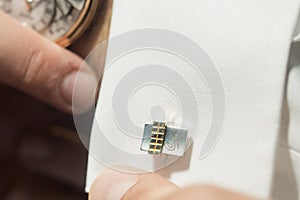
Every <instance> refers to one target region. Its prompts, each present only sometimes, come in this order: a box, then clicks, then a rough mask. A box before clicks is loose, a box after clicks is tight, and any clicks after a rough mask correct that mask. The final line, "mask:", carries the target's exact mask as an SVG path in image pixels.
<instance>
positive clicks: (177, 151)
mask: <svg viewBox="0 0 300 200" xmlns="http://www.w3.org/2000/svg"><path fill="white" fill-rule="evenodd" d="M187 133H188V130H187V129H181V128H178V127H172V126H167V123H165V122H157V121H155V122H153V123H152V124H145V127H144V134H143V139H142V143H141V147H140V149H141V150H142V151H147V152H148V153H149V154H150V155H153V156H160V155H162V154H169V155H175V156H183V155H184V152H185V149H186V143H187Z"/></svg>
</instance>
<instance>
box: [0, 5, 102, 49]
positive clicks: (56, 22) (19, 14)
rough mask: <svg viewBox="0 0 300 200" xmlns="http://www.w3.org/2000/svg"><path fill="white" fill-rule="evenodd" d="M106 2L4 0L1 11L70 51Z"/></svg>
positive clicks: (0, 6)
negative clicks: (68, 48) (70, 47)
mask: <svg viewBox="0 0 300 200" xmlns="http://www.w3.org/2000/svg"><path fill="white" fill-rule="evenodd" d="M102 1H104V0H0V10H2V11H4V12H5V13H6V14H8V15H10V16H11V17H14V18H15V19H16V20H18V21H20V23H21V24H23V25H24V26H28V27H30V28H32V29H33V30H35V31H37V32H38V33H40V34H41V35H42V36H44V37H45V38H47V39H49V40H52V41H54V42H56V43H57V44H59V45H61V46H63V47H68V46H70V45H71V44H73V43H74V41H75V40H77V39H78V38H79V37H80V36H82V34H83V33H84V32H85V31H86V30H87V28H88V26H89V25H90V24H91V21H92V19H93V17H94V16H95V14H96V11H97V9H98V8H99V7H100V6H101V4H102Z"/></svg>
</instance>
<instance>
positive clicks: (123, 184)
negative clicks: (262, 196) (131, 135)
mask: <svg viewBox="0 0 300 200" xmlns="http://www.w3.org/2000/svg"><path fill="white" fill-rule="evenodd" d="M89 199H90V200H120V199H122V200H133V199H138V200H148V199H151V200H196V199H199V200H201V199H202V200H257V199H254V198H251V197H247V196H244V195H242V194H239V193H236V192H232V191H228V190H225V189H222V188H218V187H215V186H209V185H195V186H191V187H188V188H183V189H181V188H179V187H177V186H176V185H174V184H173V183H171V182H170V181H168V180H166V179H164V178H163V177H161V176H159V175H157V174H153V173H148V174H141V175H137V174H126V173H121V172H115V171H111V170H107V171H105V172H104V173H102V174H101V175H100V176H99V177H98V178H97V179H96V181H95V182H94V184H93V185H92V187H91V191H90V195H89Z"/></svg>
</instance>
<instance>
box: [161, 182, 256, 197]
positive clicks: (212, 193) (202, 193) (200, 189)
mask: <svg viewBox="0 0 300 200" xmlns="http://www.w3.org/2000/svg"><path fill="white" fill-rule="evenodd" d="M195 199H199V200H201V199H203V200H255V199H254V198H251V197H248V196H245V195H242V194H240V193H236V192H232V191H229V190H225V189H222V188H218V187H215V186H209V185H199V186H191V187H188V188H185V189H182V190H178V191H175V192H173V193H170V194H169V195H167V196H165V197H163V198H162V199H161V200H195Z"/></svg>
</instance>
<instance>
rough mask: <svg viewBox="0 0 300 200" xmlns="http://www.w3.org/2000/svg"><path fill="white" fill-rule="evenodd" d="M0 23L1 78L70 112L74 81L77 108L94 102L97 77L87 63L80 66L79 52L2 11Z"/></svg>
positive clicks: (0, 79)
mask: <svg viewBox="0 0 300 200" xmlns="http://www.w3.org/2000/svg"><path fill="white" fill-rule="evenodd" d="M0 24H1V27H2V28H1V29H0V81H1V82H4V83H6V84H8V85H10V86H12V87H15V88H18V89H20V90H22V91H24V92H26V93H29V94H31V95H32V96H35V97H37V98H39V99H41V100H43V101H45V102H47V103H49V104H51V105H53V106H55V107H57V108H59V109H61V110H64V111H68V112H70V111H71V110H72V96H73V87H74V84H75V81H76V82H79V83H78V85H80V87H78V88H77V91H76V94H77V96H76V97H73V99H74V100H75V101H77V104H76V106H77V107H78V108H77V109H78V110H80V111H83V110H87V108H88V107H90V106H91V105H92V104H93V99H94V94H95V90H96V87H97V81H96V78H95V77H94V75H93V73H92V70H91V69H89V67H87V66H83V67H81V68H80V66H81V65H82V64H83V61H82V60H81V59H80V58H79V57H78V56H76V55H75V54H73V53H71V52H69V51H67V50H66V49H63V48H62V47H60V46H58V45H56V44H54V43H53V42H51V41H48V40H46V39H44V38H43V37H42V36H40V35H39V34H37V33H36V32H34V31H33V30H31V29H29V28H26V27H23V26H22V25H21V24H20V23H19V22H17V21H15V20H14V19H12V18H10V17H9V16H7V15H6V14H4V13H3V12H1V11H0ZM76 85H77V84H76ZM78 90H80V91H78Z"/></svg>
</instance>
